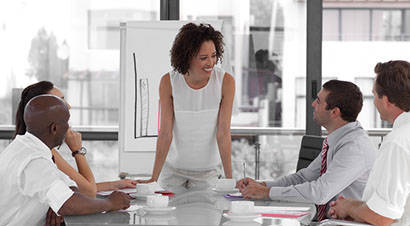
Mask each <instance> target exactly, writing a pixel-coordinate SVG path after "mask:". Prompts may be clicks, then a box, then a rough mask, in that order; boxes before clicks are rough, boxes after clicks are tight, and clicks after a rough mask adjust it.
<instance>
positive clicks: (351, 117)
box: [323, 80, 363, 122]
mask: <svg viewBox="0 0 410 226" xmlns="http://www.w3.org/2000/svg"><path fill="white" fill-rule="evenodd" d="M323 88H324V89H325V90H326V91H328V92H329V94H328V95H327V97H326V103H327V106H326V110H330V109H333V108H335V107H338V108H339V109H340V113H341V117H342V119H343V120H345V121H347V122H354V121H356V119H357V116H358V115H359V113H360V111H361V110H362V107H363V95H362V92H361V91H360V89H359V87H357V86H356V85H355V84H353V83H351V82H348V81H340V80H330V81H328V82H326V83H325V84H323Z"/></svg>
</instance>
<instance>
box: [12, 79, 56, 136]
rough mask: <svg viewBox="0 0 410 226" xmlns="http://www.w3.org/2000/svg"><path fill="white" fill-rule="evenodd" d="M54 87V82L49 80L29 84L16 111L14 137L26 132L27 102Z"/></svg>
mask: <svg viewBox="0 0 410 226" xmlns="http://www.w3.org/2000/svg"><path fill="white" fill-rule="evenodd" d="M53 88H54V84H53V83H51V82H49V81H41V82H37V83H35V84H32V85H29V86H27V87H26V88H25V89H24V90H23V92H22V93H21V98H20V103H19V105H18V108H17V113H16V130H15V132H14V135H13V139H14V138H15V137H16V136H17V135H23V134H24V133H26V123H25V122H24V108H25V107H26V105H27V103H28V102H29V101H30V100H31V99H32V98H33V97H36V96H38V95H42V94H47V93H48V92H50V91H51V90H52V89H53Z"/></svg>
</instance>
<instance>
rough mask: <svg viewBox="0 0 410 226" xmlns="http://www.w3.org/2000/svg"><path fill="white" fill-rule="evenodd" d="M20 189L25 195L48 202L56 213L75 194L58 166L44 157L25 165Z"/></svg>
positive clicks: (41, 201)
mask: <svg viewBox="0 0 410 226" xmlns="http://www.w3.org/2000/svg"><path fill="white" fill-rule="evenodd" d="M19 189H21V190H22V194H23V195H26V196H29V197H32V198H36V199H38V200H39V202H40V203H47V204H48V205H49V206H50V207H51V208H52V209H53V210H54V212H56V213H58V211H59V210H60V208H61V206H62V205H63V204H64V203H65V202H66V201H67V200H68V199H69V198H70V197H71V196H72V195H73V194H74V192H73V191H72V190H71V189H70V188H69V187H68V185H67V183H66V182H65V181H64V179H63V178H62V177H61V175H60V174H59V172H58V169H57V167H56V166H55V165H54V164H53V163H52V162H51V161H49V160H47V159H45V158H42V157H39V158H36V159H33V160H31V161H30V162H28V163H27V164H26V165H25V167H24V169H23V170H22V172H21V175H20V181H19Z"/></svg>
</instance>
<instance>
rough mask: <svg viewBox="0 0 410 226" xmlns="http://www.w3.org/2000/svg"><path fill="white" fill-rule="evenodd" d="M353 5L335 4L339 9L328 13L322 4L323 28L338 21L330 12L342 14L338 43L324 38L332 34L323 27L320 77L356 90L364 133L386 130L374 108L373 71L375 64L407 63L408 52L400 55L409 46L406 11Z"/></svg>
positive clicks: (388, 6)
mask: <svg viewBox="0 0 410 226" xmlns="http://www.w3.org/2000/svg"><path fill="white" fill-rule="evenodd" d="M352 4H354V3H351V2H350V3H349V2H345V3H344V2H343V1H338V7H340V8H329V9H326V3H325V4H324V7H325V9H324V13H323V21H324V24H333V25H335V26H337V22H335V21H332V20H338V21H339V19H337V18H336V17H335V15H333V14H332V13H329V12H333V11H336V10H338V11H339V12H341V20H340V21H341V24H339V25H338V26H340V27H339V29H340V31H341V33H340V35H341V39H340V40H334V39H330V38H326V37H331V36H332V34H333V30H331V29H326V28H325V27H324V29H323V37H325V38H324V39H323V43H322V74H323V75H324V76H326V75H337V76H336V77H337V79H340V80H347V81H351V82H354V83H355V84H357V85H358V86H359V88H360V89H361V90H362V92H363V95H364V101H363V108H362V111H361V113H360V114H359V116H358V119H359V121H360V122H361V124H362V125H363V126H364V128H365V129H371V128H385V127H387V128H388V127H391V125H390V124H389V123H386V122H383V121H381V120H380V116H379V113H378V112H377V110H376V108H375V107H374V104H373V94H372V92H371V90H372V86H373V79H374V78H375V74H374V67H375V65H376V64H377V63H378V62H386V61H389V60H396V59H402V60H408V59H410V52H409V51H403V50H404V49H408V48H409V46H410V42H409V41H410V40H409V38H408V37H409V35H408V34H409V26H410V25H409V24H410V22H409V21H410V20H409V18H410V16H409V10H408V9H406V8H404V9H400V8H397V5H395V3H393V2H391V3H389V2H387V1H386V2H384V3H383V7H378V8H352ZM369 5H371V4H370V3H369ZM365 6H366V4H365V3H363V4H361V7H365ZM325 21H326V22H325ZM329 32H330V34H329Z"/></svg>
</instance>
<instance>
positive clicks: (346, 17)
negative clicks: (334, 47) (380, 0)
mask: <svg viewBox="0 0 410 226" xmlns="http://www.w3.org/2000/svg"><path fill="white" fill-rule="evenodd" d="M341 13H342V15H341V16H342V21H341V26H342V27H341V33H342V34H341V36H342V40H343V41H367V40H369V32H370V17H369V15H370V12H369V10H356V9H355V10H342V12H341ZM326 19H327V18H326Z"/></svg>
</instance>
